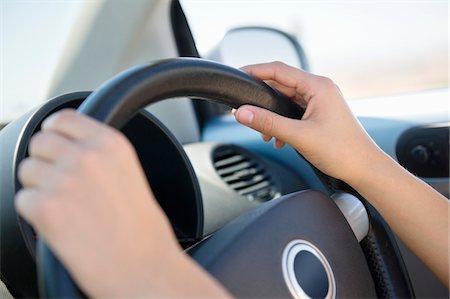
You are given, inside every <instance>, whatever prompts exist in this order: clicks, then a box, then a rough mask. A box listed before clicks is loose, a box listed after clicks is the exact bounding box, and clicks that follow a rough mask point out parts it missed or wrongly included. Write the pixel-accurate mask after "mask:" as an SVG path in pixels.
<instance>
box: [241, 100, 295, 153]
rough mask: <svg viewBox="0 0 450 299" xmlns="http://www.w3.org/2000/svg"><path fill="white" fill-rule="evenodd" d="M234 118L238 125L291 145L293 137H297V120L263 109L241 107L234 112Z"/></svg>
mask: <svg viewBox="0 0 450 299" xmlns="http://www.w3.org/2000/svg"><path fill="white" fill-rule="evenodd" d="M234 116H235V117H236V120H237V121H238V122H239V123H241V124H243V125H245V126H247V127H249V128H252V129H254V130H256V131H258V132H260V133H262V134H264V135H268V136H273V137H276V138H277V139H279V140H282V141H284V142H287V143H291V144H292V142H293V141H294V138H295V137H294V135H296V136H298V129H299V125H300V121H299V120H294V119H291V118H287V117H284V116H281V115H279V114H276V113H274V112H271V111H269V110H266V109H263V108H259V107H255V106H250V105H243V106H241V107H239V108H238V109H237V110H236V111H235V112H234Z"/></svg>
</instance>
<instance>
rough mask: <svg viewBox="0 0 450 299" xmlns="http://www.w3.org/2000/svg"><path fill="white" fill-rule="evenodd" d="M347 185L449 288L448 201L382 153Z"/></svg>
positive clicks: (375, 155) (378, 152)
mask: <svg viewBox="0 0 450 299" xmlns="http://www.w3.org/2000/svg"><path fill="white" fill-rule="evenodd" d="M348 183H349V184H350V185H352V187H353V188H355V189H356V190H357V191H358V192H359V193H360V194H361V195H362V196H364V197H365V198H366V199H367V200H369V201H370V202H371V203H372V205H374V206H375V208H376V209H377V210H378V211H379V212H380V213H381V214H382V215H383V217H384V218H385V220H386V221H387V222H388V223H389V225H390V226H391V228H392V229H393V230H394V231H395V233H396V234H397V235H398V236H399V237H400V239H401V240H402V241H403V242H404V243H405V244H406V245H407V246H408V247H409V248H410V249H411V250H412V251H413V252H414V253H415V254H416V255H417V256H418V257H419V258H420V259H421V260H422V261H423V262H424V263H425V264H426V265H427V266H428V267H429V268H430V269H431V270H432V271H433V272H434V273H435V274H436V275H437V276H438V277H439V278H440V279H441V280H442V282H444V283H445V284H446V285H447V286H448V285H449V201H448V200H447V199H446V198H445V197H443V196H442V195H440V194H439V193H438V192H436V191H435V190H434V189H432V188H431V187H430V186H428V185H427V184H425V183H424V182H422V181H421V180H420V179H418V178H416V177H415V176H413V175H412V174H410V173H409V172H408V171H406V170H405V169H404V168H403V167H401V166H400V165H398V164H397V162H395V161H394V160H392V159H391V158H390V157H388V156H387V155H386V154H384V153H382V152H381V151H377V152H376V153H374V155H373V156H372V159H371V160H370V161H369V162H368V163H367V167H366V169H365V170H364V171H362V172H361V174H360V175H358V176H356V177H355V178H354V179H353V180H351V181H349V182H348Z"/></svg>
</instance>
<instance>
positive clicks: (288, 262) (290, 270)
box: [282, 240, 336, 299]
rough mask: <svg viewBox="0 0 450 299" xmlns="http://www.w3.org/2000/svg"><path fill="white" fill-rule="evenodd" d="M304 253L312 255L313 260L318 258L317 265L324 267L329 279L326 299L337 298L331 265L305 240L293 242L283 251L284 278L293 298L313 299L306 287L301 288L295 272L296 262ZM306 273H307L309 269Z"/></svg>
mask: <svg viewBox="0 0 450 299" xmlns="http://www.w3.org/2000/svg"><path fill="white" fill-rule="evenodd" d="M302 252H303V254H304V253H305V252H306V253H309V254H308V255H309V256H311V254H312V256H313V259H315V258H317V260H318V261H315V263H316V264H318V263H317V262H320V264H321V265H322V266H323V269H324V271H325V273H326V277H327V279H328V291H327V292H326V295H325V296H324V298H326V299H334V298H336V282H335V279H334V275H333V271H332V269H331V267H330V264H329V263H328V261H327V260H326V258H325V256H324V255H323V254H322V252H320V250H319V249H318V248H317V247H316V246H314V245H313V244H311V243H310V242H308V241H305V240H294V241H291V242H289V243H288V244H287V245H286V247H285V248H284V251H283V256H282V270H283V276H284V280H285V282H286V285H287V286H288V289H289V291H290V292H291V294H292V296H293V297H294V298H296V299H297V298H302V299H303V298H311V297H310V295H308V290H305V287H302V286H301V283H300V282H299V277H298V276H297V274H296V271H295V260H296V258H297V256H298V255H299V254H301V253H302ZM305 271H307V269H306V270H305Z"/></svg>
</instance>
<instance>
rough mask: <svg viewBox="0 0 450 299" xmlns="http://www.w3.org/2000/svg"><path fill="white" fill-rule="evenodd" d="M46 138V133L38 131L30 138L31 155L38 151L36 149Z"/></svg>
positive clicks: (29, 149) (29, 150) (29, 148)
mask: <svg viewBox="0 0 450 299" xmlns="http://www.w3.org/2000/svg"><path fill="white" fill-rule="evenodd" d="M44 138H45V135H44V133H42V132H37V133H36V134H34V135H33V137H32V138H31V140H30V143H29V144H28V152H29V153H30V155H33V153H35V152H36V149H37V148H38V147H40V146H41V144H42V143H43V141H44V140H43V139H44Z"/></svg>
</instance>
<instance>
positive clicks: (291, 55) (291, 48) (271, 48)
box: [208, 27, 309, 70]
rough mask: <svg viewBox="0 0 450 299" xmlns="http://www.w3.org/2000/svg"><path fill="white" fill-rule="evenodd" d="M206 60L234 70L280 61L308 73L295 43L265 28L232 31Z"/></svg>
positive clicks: (303, 55)
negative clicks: (208, 59)
mask: <svg viewBox="0 0 450 299" xmlns="http://www.w3.org/2000/svg"><path fill="white" fill-rule="evenodd" d="M208 56H209V57H208V58H210V59H212V60H215V61H219V62H222V63H224V64H228V65H230V66H233V67H241V66H244V65H247V64H254V63H262V62H270V61H282V62H284V63H287V64H289V65H292V66H294V67H297V68H301V69H303V70H309V65H308V61H307V59H306V56H305V53H304V51H303V48H302V47H301V45H300V43H299V42H298V40H297V39H296V38H295V37H294V36H291V35H289V34H287V33H285V32H283V31H280V30H277V29H273V28H267V27H239V28H235V29H232V30H230V31H228V32H227V33H226V34H225V36H224V37H223V39H222V41H221V42H220V43H219V45H218V46H217V47H216V48H215V49H214V50H213V51H212V52H211V54H210V55H208Z"/></svg>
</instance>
